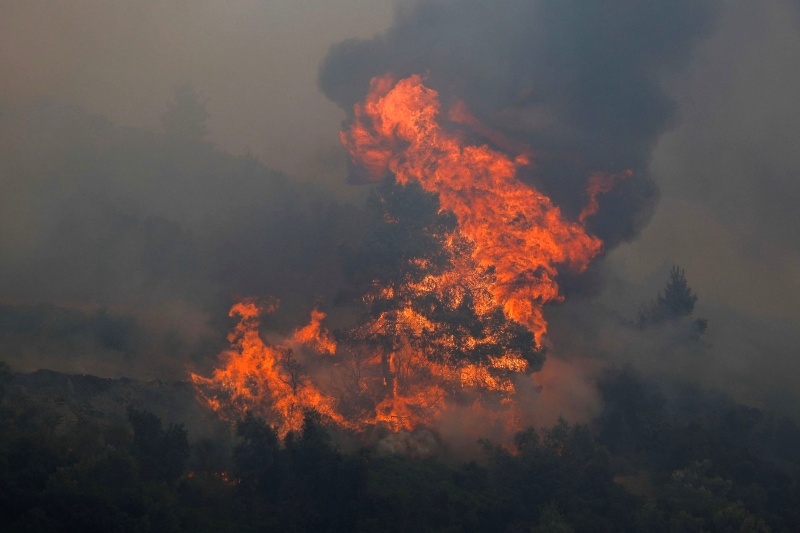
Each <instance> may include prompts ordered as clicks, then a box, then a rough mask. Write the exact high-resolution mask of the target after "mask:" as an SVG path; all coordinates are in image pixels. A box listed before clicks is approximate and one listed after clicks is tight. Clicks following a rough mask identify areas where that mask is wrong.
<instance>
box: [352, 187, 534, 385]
mask: <svg viewBox="0 0 800 533" xmlns="http://www.w3.org/2000/svg"><path fill="white" fill-rule="evenodd" d="M372 208H373V213H374V214H373V216H374V219H373V229H372V231H371V233H369V234H368V235H367V237H366V239H365V241H364V242H363V243H362V245H361V246H360V248H358V249H357V250H356V251H355V252H353V253H351V255H350V257H348V273H349V275H350V278H351V280H352V281H354V282H355V284H356V286H358V287H360V288H362V291H363V292H362V293H366V297H364V298H363V301H364V302H365V303H366V304H367V312H366V314H365V316H364V318H363V321H362V324H360V325H359V326H358V327H356V328H355V329H354V330H353V331H352V333H351V339H349V340H350V341H351V343H352V344H359V343H365V342H366V343H368V344H371V345H374V346H377V347H379V348H380V351H381V354H382V361H381V364H382V368H383V374H384V375H383V378H384V383H385V387H386V390H387V391H391V390H393V389H394V383H395V381H399V380H400V378H401V376H399V375H396V374H398V373H397V372H395V371H393V370H392V368H391V367H392V365H391V364H390V359H391V358H392V356H393V355H396V354H397V353H398V352H399V351H400V350H402V348H403V347H404V346H410V347H412V348H413V349H414V350H415V351H416V352H418V353H423V354H425V357H426V358H427V359H429V360H430V361H431V362H435V363H445V364H451V365H454V366H457V365H462V364H479V365H485V366H486V367H487V368H488V370H487V372H489V373H490V374H493V377H497V378H500V379H507V378H508V377H509V375H510V374H511V373H513V372H511V371H508V370H507V369H502V368H491V367H490V365H489V362H490V360H491V359H492V358H499V357H503V356H516V357H519V358H521V359H524V360H525V361H526V362H527V363H528V371H530V372H534V371H537V370H539V369H540V368H541V365H542V363H543V362H544V352H543V351H542V350H540V349H539V347H538V346H537V344H536V340H535V338H534V335H533V334H532V333H531V332H530V331H529V330H528V329H527V328H525V327H524V326H523V325H522V324H520V323H518V322H515V321H514V320H512V319H510V318H508V316H506V314H505V312H504V311H503V308H502V306H501V305H499V303H498V302H496V301H495V300H494V296H493V295H492V293H491V290H490V286H491V284H492V283H493V282H494V276H495V274H494V271H493V269H492V268H487V267H484V266H481V265H479V264H477V263H476V261H475V260H474V259H473V257H472V252H473V249H474V244H473V243H472V242H471V241H470V240H469V239H467V238H465V237H464V236H463V235H461V234H460V233H459V231H458V222H457V219H456V217H455V215H454V214H453V213H451V212H449V211H442V210H441V209H440V204H439V198H438V196H437V195H436V194H433V193H428V192H426V191H424V190H423V189H422V187H421V186H420V185H419V184H418V183H416V182H409V183H407V184H405V185H401V184H398V183H396V182H395V181H394V178H393V177H391V176H389V177H388V178H387V179H386V180H385V181H384V182H383V183H382V184H381V185H380V186H379V187H378V189H377V191H376V195H375V197H374V198H373V203H372ZM409 317H410V318H409ZM379 323H380V324H382V325H381V326H380V327H376V324H379ZM420 324H424V326H423V327H420V326H419V325H420ZM395 366H397V365H395Z"/></svg>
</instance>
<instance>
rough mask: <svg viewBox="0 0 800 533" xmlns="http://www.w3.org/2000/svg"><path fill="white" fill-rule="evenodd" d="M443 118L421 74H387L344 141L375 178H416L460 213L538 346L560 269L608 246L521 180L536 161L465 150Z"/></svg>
mask: <svg viewBox="0 0 800 533" xmlns="http://www.w3.org/2000/svg"><path fill="white" fill-rule="evenodd" d="M438 114H439V100H438V93H437V92H436V91H435V90H433V89H429V88H427V87H425V86H424V85H423V83H422V79H421V78H420V77H419V76H416V75H415V76H411V77H410V78H406V79H403V80H400V81H399V82H397V83H396V84H395V83H394V81H393V80H392V78H391V77H389V76H386V77H382V78H375V79H373V80H372V84H371V90H370V93H369V95H368V96H367V99H366V101H365V102H364V103H363V104H357V105H356V107H355V121H354V123H353V124H352V126H351V127H350V129H348V130H347V131H344V132H342V133H341V139H342V142H343V143H344V145H345V146H346V147H347V149H348V150H349V151H350V155H351V157H352V158H353V160H354V161H356V162H359V163H361V164H363V165H364V166H365V167H366V168H367V170H368V172H369V173H370V175H371V176H372V178H373V179H378V178H380V177H381V176H382V175H383V174H385V172H386V171H387V170H388V171H391V172H392V173H394V175H395V176H396V179H397V180H398V181H399V182H400V183H407V182H408V181H409V180H416V181H418V182H419V183H420V184H421V185H422V187H423V189H425V190H426V191H429V192H436V193H438V195H439V202H440V205H441V208H442V210H447V211H452V212H453V213H454V214H455V215H456V217H457V219H458V223H459V228H460V231H461V233H462V234H463V235H464V236H466V237H467V238H469V239H470V240H471V241H473V242H474V244H475V248H474V252H473V257H474V258H475V260H476V261H477V263H478V264H479V265H480V266H481V267H483V268H494V269H495V272H496V280H495V281H494V282H493V283H492V285H491V287H490V290H491V292H492V294H493V295H494V297H495V298H496V299H497V300H498V301H499V302H502V305H503V308H504V310H505V312H506V315H507V316H509V317H511V318H512V319H514V320H516V321H517V322H520V323H521V324H524V325H525V326H526V327H528V328H529V329H530V330H531V331H532V332H533V333H534V335H535V336H536V340H537V342H538V341H540V340H541V338H542V336H543V335H544V334H545V332H546V331H547V323H546V321H545V319H544V316H543V314H542V306H543V305H544V304H546V303H547V302H552V301H559V300H560V299H561V298H560V296H559V290H558V284H557V283H556V276H557V268H558V267H559V266H561V265H564V266H566V267H567V268H570V269H572V270H573V271H577V272H581V271H583V270H584V269H585V268H586V267H587V266H588V264H589V262H590V261H591V260H592V259H594V258H595V257H596V256H597V255H598V254H599V253H600V251H601V249H602V242H601V241H600V240H599V239H597V238H596V237H593V236H590V235H588V234H587V233H586V231H585V230H584V228H583V226H582V225H581V224H578V223H575V222H570V221H569V220H567V219H566V218H565V217H564V216H563V215H562V213H561V210H560V209H559V208H558V207H557V206H555V205H553V203H552V202H551V200H550V199H549V198H548V197H547V196H544V195H543V194H541V193H540V192H538V191H537V190H536V189H534V188H532V187H529V186H527V185H525V184H523V183H522V182H520V181H519V180H517V179H516V173H517V169H518V168H519V167H520V166H523V165H527V164H529V162H530V161H529V158H528V156H526V155H519V156H517V157H516V158H514V159H512V158H510V157H509V156H507V155H505V154H502V153H500V152H497V151H495V150H492V149H491V148H489V147H487V146H466V145H464V144H463V143H462V142H461V140H460V139H459V137H458V136H456V135H454V134H451V133H448V132H446V131H444V130H443V129H442V128H441V127H440V126H439V124H438V123H437V115H438ZM461 115H462V116H463V110H462V112H461Z"/></svg>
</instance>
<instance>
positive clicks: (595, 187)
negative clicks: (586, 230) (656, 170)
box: [578, 169, 633, 223]
mask: <svg viewBox="0 0 800 533" xmlns="http://www.w3.org/2000/svg"><path fill="white" fill-rule="evenodd" d="M631 176H633V171H632V170H630V169H628V170H626V171H625V172H622V173H620V174H604V173H602V172H595V173H594V174H592V175H591V176H589V187H588V188H587V189H586V195H587V196H588V197H589V203H588V204H586V206H585V207H584V208H583V209H582V210H581V214H580V215H579V216H578V220H580V221H581V223H584V222H586V219H587V218H589V217H590V216H593V215H596V214H597V211H598V210H599V209H600V203H599V202H598V201H597V197H598V196H599V195H601V194H606V193H608V192H611V191H612V190H613V189H614V187H615V186H616V185H617V182H618V181H619V180H622V179H625V178H630V177H631Z"/></svg>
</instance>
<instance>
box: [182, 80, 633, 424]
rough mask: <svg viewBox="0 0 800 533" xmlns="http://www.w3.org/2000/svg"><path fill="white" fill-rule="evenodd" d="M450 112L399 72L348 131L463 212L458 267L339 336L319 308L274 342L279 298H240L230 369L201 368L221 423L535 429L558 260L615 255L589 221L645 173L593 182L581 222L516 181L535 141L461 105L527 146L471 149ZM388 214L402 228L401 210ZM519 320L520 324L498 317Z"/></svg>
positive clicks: (382, 169)
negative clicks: (601, 204)
mask: <svg viewBox="0 0 800 533" xmlns="http://www.w3.org/2000/svg"><path fill="white" fill-rule="evenodd" d="M438 113H439V101H438V94H437V93H436V91H434V90H432V89H429V88H427V87H425V86H424V85H423V83H422V80H421V78H420V77H419V76H412V77H410V78H407V79H404V80H401V81H400V82H398V83H396V84H395V83H394V81H393V80H392V79H391V78H390V77H388V76H387V77H383V78H376V79H373V80H372V86H371V91H370V94H369V96H368V97H367V99H366V101H365V102H364V103H363V104H360V105H357V106H356V108H355V121H354V123H353V124H352V126H351V127H350V128H349V129H348V130H347V131H344V132H342V133H341V139H342V142H343V143H344V145H345V146H346V147H347V148H348V150H349V151H350V154H351V156H352V158H353V160H354V161H356V162H358V163H360V164H362V165H363V166H364V167H365V168H366V169H367V171H368V172H369V174H370V175H371V177H372V178H373V179H380V178H381V177H382V176H383V175H384V174H385V173H386V172H387V171H390V172H392V173H393V174H394V175H395V177H396V179H397V181H398V182H399V183H401V184H403V185H405V184H406V183H408V182H409V181H411V180H415V181H417V182H419V184H420V185H421V187H422V188H423V189H424V190H426V191H428V192H431V193H436V194H438V197H439V204H440V207H441V210H442V211H450V212H452V213H453V214H455V217H456V219H457V221H458V228H457V229H455V230H452V231H451V230H448V232H447V233H446V234H445V235H442V236H441V237H442V241H443V244H442V246H444V247H445V248H446V250H445V251H446V252H447V253H448V256H449V257H450V262H449V266H448V267H447V268H446V269H445V270H444V271H443V272H442V271H440V270H438V271H437V272H438V273H437V274H435V275H434V274H429V275H426V276H423V277H422V278H421V279H419V278H414V280H413V281H409V279H403V280H395V281H393V282H391V284H390V285H389V286H379V285H378V284H377V282H375V283H374V286H373V287H372V288H371V290H370V291H369V292H368V293H367V294H366V295H364V297H363V299H364V302H365V303H366V304H367V306H368V307H371V304H374V303H376V302H377V303H379V304H383V303H387V302H388V303H390V304H391V305H376V306H372V309H378V310H380V312H375V313H374V314H371V315H369V318H368V319H366V320H365V321H364V322H362V323H360V324H358V325H357V326H355V327H353V328H352V329H351V330H350V332H349V333H348V334H347V335H346V336H345V337H343V338H344V339H345V340H343V341H342V342H340V343H338V344H337V342H335V341H334V340H333V338H332V337H331V335H330V334H329V333H328V331H327V329H326V328H325V327H324V326H323V325H322V323H323V321H324V319H325V318H326V315H325V313H323V312H321V311H319V310H316V309H314V310H313V311H312V312H311V320H310V322H309V324H308V325H306V326H304V327H302V328H299V329H297V330H295V331H294V334H293V336H291V337H290V338H288V339H284V340H283V341H281V342H280V343H278V344H276V345H274V346H271V345H268V344H267V343H265V342H264V340H263V339H262V337H261V336H260V334H259V328H260V315H262V314H264V313H271V312H273V311H275V310H276V309H277V307H278V304H277V301H267V302H263V303H259V302H257V301H256V300H253V299H245V300H243V301H241V302H239V303H237V304H236V305H234V306H233V308H232V309H231V312H230V314H231V316H238V317H239V323H238V324H237V326H236V328H235V329H234V331H233V332H232V333H231V334H230V335H229V337H228V340H229V341H230V343H231V348H230V349H229V350H227V351H225V352H223V353H222V354H221V355H220V358H221V360H222V366H221V368H218V369H217V370H215V371H214V373H213V375H212V377H210V378H206V377H203V376H200V375H197V374H191V379H192V381H193V382H194V384H195V387H196V389H197V391H198V394H199V395H200V396H201V397H202V398H203V399H204V400H205V402H206V403H207V404H208V405H209V406H210V407H211V408H213V409H214V410H216V411H218V412H219V413H220V415H221V416H222V417H223V418H226V419H228V420H231V421H233V420H236V419H239V418H241V417H242V416H243V415H244V413H245V412H247V411H254V412H255V413H256V414H258V415H260V416H263V417H264V418H266V419H267V420H268V421H269V422H270V423H272V424H274V425H275V426H276V428H277V429H278V431H279V433H280V434H281V435H285V434H286V433H287V432H288V431H290V430H293V429H298V428H299V427H300V425H301V423H302V417H303V410H304V409H306V408H313V409H315V410H316V411H318V412H319V413H320V414H321V415H322V416H323V417H325V418H326V419H327V420H328V421H331V422H333V423H334V424H335V425H337V426H339V427H342V428H347V429H352V430H356V431H364V430H366V429H368V428H370V427H375V426H378V425H380V426H383V427H386V428H388V429H390V430H392V431H395V432H397V431H401V430H413V429H415V428H418V427H420V426H425V425H428V424H431V423H433V422H435V421H436V420H437V417H439V416H440V415H442V413H445V412H447V410H448V409H455V410H456V411H453V412H461V413H466V412H470V413H479V414H480V415H481V416H482V417H483V416H489V415H492V416H494V420H495V422H497V424H498V425H499V426H502V427H504V428H506V429H508V430H510V431H513V430H514V429H520V428H521V422H520V421H521V420H522V418H524V417H523V416H522V413H521V411H520V410H519V405H517V403H518V402H515V401H514V398H515V394H518V392H517V390H516V387H515V382H516V383H520V381H518V380H516V379H515V376H519V375H520V374H526V373H530V372H531V371H535V370H537V369H538V366H533V367H532V365H536V364H538V363H537V361H538V360H537V359H536V356H535V354H534V355H532V352H535V350H536V346H535V344H538V343H539V341H540V340H541V338H542V336H543V335H544V334H545V333H546V331H547V323H546V322H545V319H544V316H543V306H544V305H545V304H546V303H548V302H554V301H559V300H560V299H561V296H560V295H559V287H558V284H557V282H556V278H557V275H558V269H560V268H569V269H571V270H573V271H577V272H580V271H583V270H584V269H585V268H586V267H587V266H588V264H589V263H590V261H592V259H594V258H595V257H596V256H597V255H598V254H599V253H600V252H601V248H602V242H601V241H600V240H599V239H598V238H596V237H593V236H590V235H588V234H587V233H586V231H585V229H584V227H583V222H584V220H585V219H586V218H587V217H589V216H591V215H593V214H594V213H595V212H596V211H597V209H598V202H597V196H598V195H599V194H602V193H606V192H608V191H610V190H611V188H612V187H613V185H614V183H615V181H616V180H618V179H621V178H623V177H626V176H629V175H630V174H631V173H630V171H627V172H626V173H623V174H622V175H611V176H607V175H604V174H594V175H592V176H590V179H589V190H588V191H587V194H588V197H589V203H588V205H587V206H586V207H585V208H584V210H583V211H582V212H581V215H580V217H579V220H580V222H579V223H578V222H572V221H570V220H568V219H566V218H565V217H564V216H563V214H562V213H561V210H560V209H559V208H558V207H557V206H555V205H553V203H552V201H551V200H550V199H549V198H548V197H546V196H544V195H543V194H541V193H540V192H539V191H537V190H536V189H534V188H532V187H530V186H528V185H525V184H523V183H521V182H520V181H519V180H517V178H516V174H517V170H518V169H519V168H520V167H521V166H523V165H528V164H529V162H530V161H529V160H530V157H531V155H530V154H531V153H532V152H531V151H530V150H529V149H527V148H526V147H522V146H520V145H519V144H518V143H516V142H515V141H512V140H510V139H507V138H505V137H504V136H502V135H501V134H499V133H498V132H494V131H492V130H491V129H490V128H488V127H486V126H484V125H482V124H481V123H480V122H478V120H477V119H476V118H475V117H473V116H472V115H471V114H470V113H469V111H468V110H467V109H466V107H465V106H464V105H463V104H458V105H457V107H456V108H455V109H454V110H453V111H452V112H451V115H450V119H451V120H453V121H456V122H459V123H461V124H466V125H468V126H469V127H471V128H472V129H473V130H475V131H477V132H478V133H479V134H481V135H483V136H484V137H487V138H489V139H490V140H492V142H493V143H494V144H495V145H497V146H501V147H503V148H505V149H509V150H511V151H512V152H514V153H516V154H520V155H517V156H516V157H514V158H512V157H510V156H508V155H505V154H503V153H501V152H498V151H496V150H493V149H491V148H489V147H488V146H470V145H467V144H466V143H464V142H463V141H462V139H461V138H460V137H459V136H458V135H456V134H453V133H448V132H447V131H445V130H443V129H442V128H441V127H440V125H439V124H438V123H437V121H436V120H437V116H438ZM384 218H385V220H386V223H387V224H393V223H398V220H396V219H394V218H393V215H392V214H391V213H388V212H387V213H386V214H385V217H384ZM409 262H410V263H411V264H413V266H414V267H415V268H417V269H418V270H419V271H422V272H424V271H425V270H426V268H428V267H429V266H430V265H429V263H428V260H427V259H423V258H410V259H409ZM430 297H433V298H430ZM420 301H425V302H430V301H436V302H437V303H436V305H437V306H440V307H441V308H442V310H443V312H444V313H445V314H447V313H451V314H452V315H458V314H459V313H460V312H461V311H460V310H461V309H462V307H461V306H462V304H464V309H468V310H469V313H472V314H471V315H470V316H473V317H475V320H477V321H478V322H479V323H480V324H479V326H478V327H473V328H471V329H470V328H468V327H465V326H463V323H458V320H455V322H456V324H455V325H453V324H449V325H448V327H442V324H443V323H444V322H442V323H437V322H436V320H437V319H436V318H430V317H429V316H425V313H427V312H428V311H427V310H426V309H424V308H421V307H420V304H419V302H420ZM437 309H438V308H437ZM430 316H434V317H435V316H436V315H430ZM498 316H500V317H501V318H502V320H499V319H498V318H497V317H498ZM507 318H510V319H512V320H513V321H514V322H515V323H514V324H513V328H516V330H513V331H511V329H508V328H509V326H502V325H498V324H501V323H503V320H505V319H507ZM469 320H473V318H470V319H469ZM506 322H508V321H506ZM491 324H494V325H491ZM520 324H522V326H524V327H522V326H520ZM503 327H506V328H507V329H505V330H504V329H503ZM525 328H527V330H525ZM519 330H522V331H523V332H524V333H525V335H523V336H522V337H524V338H528V339H530V333H532V334H533V336H534V338H535V341H536V343H534V342H533V340H532V339H530V341H529V342H528V341H518V342H516V344H515V343H510V342H508V338H509V335H512V336H513V335H517V334H518V331H519ZM514 331H516V332H517V333H514ZM528 331H529V332H530V333H528ZM513 338H515V339H519V338H520V337H519V336H518V337H513ZM520 346H523V347H520ZM465 353H478V354H483V355H479V356H475V357H473V356H471V355H470V356H464V355H463V354H465ZM465 359H468V360H465Z"/></svg>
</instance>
